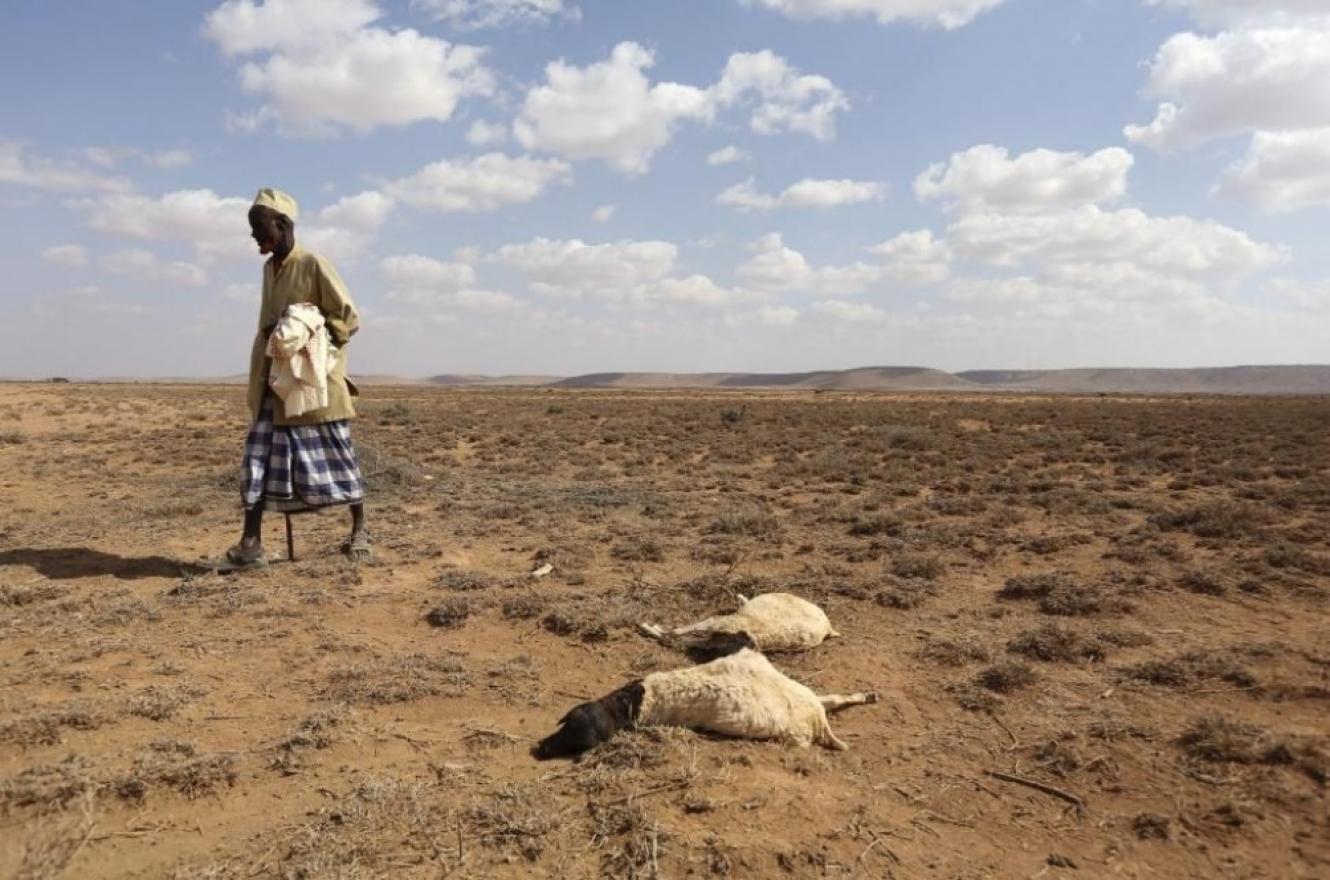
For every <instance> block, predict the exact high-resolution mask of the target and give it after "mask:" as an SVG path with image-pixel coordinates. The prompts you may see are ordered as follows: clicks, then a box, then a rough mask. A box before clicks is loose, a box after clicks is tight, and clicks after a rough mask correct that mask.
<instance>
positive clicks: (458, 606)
mask: <svg viewBox="0 0 1330 880" xmlns="http://www.w3.org/2000/svg"><path fill="white" fill-rule="evenodd" d="M472 610H473V605H472V603H471V600H470V599H468V598H466V597H465V596H450V597H449V598H447V599H445V600H444V601H443V602H441V603H439V604H438V605H436V606H434V607H433V608H431V609H430V611H429V613H428V614H426V615H425V621H426V622H427V623H428V624H429V625H430V626H437V627H441V628H443V629H460V628H461V627H462V626H464V625H465V624H466V619H467V618H468V617H470V616H471V612H472Z"/></svg>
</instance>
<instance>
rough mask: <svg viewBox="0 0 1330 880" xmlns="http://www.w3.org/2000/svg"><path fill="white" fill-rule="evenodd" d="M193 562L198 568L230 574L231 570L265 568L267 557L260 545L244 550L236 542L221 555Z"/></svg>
mask: <svg viewBox="0 0 1330 880" xmlns="http://www.w3.org/2000/svg"><path fill="white" fill-rule="evenodd" d="M194 564H195V565H196V566H198V567H199V568H203V569H207V570H208V571H215V572H217V573H218V574H230V573H231V572H235V571H245V570H247V569H251V568H267V567H268V557H267V555H266V554H265V553H264V552H263V548H261V547H260V548H258V549H257V550H246V549H245V548H244V547H242V546H241V545H239V544H236V545H235V546H234V547H231V548H230V549H228V550H227V551H226V552H225V553H223V554H222V555H221V556H218V557H215V558H213V559H200V560H199V561H198V562H195V563H194Z"/></svg>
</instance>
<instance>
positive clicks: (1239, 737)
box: [1177, 715, 1327, 784]
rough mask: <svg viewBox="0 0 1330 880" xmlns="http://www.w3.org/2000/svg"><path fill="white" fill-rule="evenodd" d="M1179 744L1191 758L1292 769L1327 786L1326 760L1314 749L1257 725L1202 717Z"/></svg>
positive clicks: (1308, 744) (1193, 724)
mask: <svg viewBox="0 0 1330 880" xmlns="http://www.w3.org/2000/svg"><path fill="white" fill-rule="evenodd" d="M1177 742H1178V745H1180V746H1181V747H1182V749H1183V751H1184V752H1186V754H1187V756H1188V757H1191V758H1197V759H1200V760H1205V761H1215V762H1221V763H1230V764H1271V765H1287V766H1293V767H1296V768H1297V769H1298V770H1301V771H1302V772H1303V773H1305V774H1306V775H1307V776H1308V777H1310V778H1311V779H1312V780H1314V781H1316V782H1318V783H1321V784H1324V783H1325V782H1326V775H1327V765H1326V760H1325V756H1324V755H1322V754H1321V753H1320V752H1319V751H1318V750H1317V749H1316V747H1315V746H1313V745H1312V744H1311V743H1309V742H1305V741H1299V740H1297V739H1294V738H1292V737H1287V736H1279V735H1276V734H1273V733H1271V732H1270V731H1268V730H1265V729H1263V728H1260V727H1257V726H1256V725H1254V724H1245V723H1243V722H1240V721H1230V720H1228V719H1227V718H1223V717H1221V716H1219V715H1203V716H1201V717H1199V718H1196V719H1194V720H1193V721H1192V722H1191V724H1190V725H1188V726H1187V729H1186V730H1184V731H1183V732H1182V735H1181V736H1179V737H1178V740H1177Z"/></svg>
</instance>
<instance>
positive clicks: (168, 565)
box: [0, 547, 188, 581]
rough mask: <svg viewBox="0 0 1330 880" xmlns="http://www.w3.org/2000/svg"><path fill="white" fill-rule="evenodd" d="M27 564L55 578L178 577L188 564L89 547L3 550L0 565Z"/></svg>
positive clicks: (44, 574)
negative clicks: (107, 576) (117, 553)
mask: <svg viewBox="0 0 1330 880" xmlns="http://www.w3.org/2000/svg"><path fill="white" fill-rule="evenodd" d="M7 565H26V566H29V567H30V568H34V569H36V570H37V572H38V573H39V574H41V575H43V576H45V577H48V578H50V579H51V580H58V581H63V580H72V579H74V578H90V577H102V576H103V575H109V576H111V577H113V578H118V579H120V580H122V581H132V580H138V579H140V578H154V577H157V578H178V577H180V572H181V569H183V568H188V566H186V565H184V564H183V563H181V562H179V561H177V560H175V559H167V558H166V557H165V556H138V557H126V556H116V555H115V554H114V553H103V552H101V551H100V550H90V549H88V548H87V547H49V548H45V549H41V550H37V549H26V550H5V551H3V552H0V568H3V567H4V566H7Z"/></svg>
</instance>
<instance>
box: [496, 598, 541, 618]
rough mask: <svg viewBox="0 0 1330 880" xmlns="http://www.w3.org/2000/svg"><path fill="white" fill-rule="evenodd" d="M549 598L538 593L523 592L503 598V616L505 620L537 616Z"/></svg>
mask: <svg viewBox="0 0 1330 880" xmlns="http://www.w3.org/2000/svg"><path fill="white" fill-rule="evenodd" d="M548 605H549V600H548V599H546V598H545V597H544V596H542V595H540V594H539V593H523V594H521V595H518V596H512V597H510V598H507V599H504V600H503V616H504V618H505V619H507V620H530V619H531V618H533V617H539V616H540V614H541V612H542V611H544V610H545V608H546V607H547V606H548Z"/></svg>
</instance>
